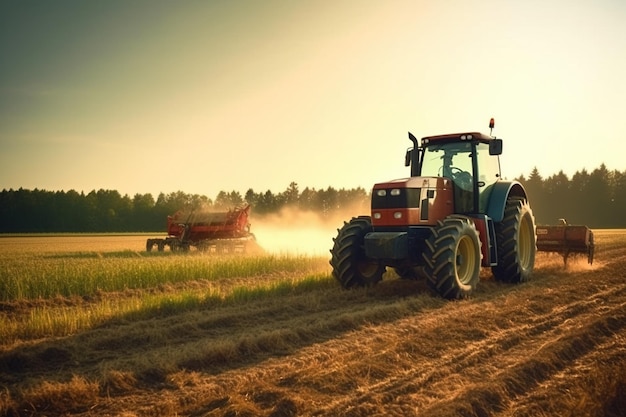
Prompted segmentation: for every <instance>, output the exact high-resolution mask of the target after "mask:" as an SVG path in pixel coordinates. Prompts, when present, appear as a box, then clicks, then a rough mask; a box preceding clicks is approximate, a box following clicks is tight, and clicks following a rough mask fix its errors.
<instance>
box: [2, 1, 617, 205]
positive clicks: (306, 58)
mask: <svg viewBox="0 0 626 417" xmlns="http://www.w3.org/2000/svg"><path fill="white" fill-rule="evenodd" d="M624 22H626V2H625V1H623V0H589V1H577V0H552V1H551V0H541V1H539V0H525V1H503V0H493V1H492V0H477V1H466V0H442V1H420V0H412V1H393V0H390V1H378V0H371V1H367V0H364V1H341V0H328V1H322V0H320V1H290V0H284V1H282V0H276V1H274V0H265V1H260V0H259V1H243V0H242V1H237V0H227V1H215V0H212V1H210V0H202V1H200V0H197V1H186V0H185V1H160V0H106V1H96V0H93V1H89V0H76V1H67V0H55V1H50V0H41V1H17V0H12V1H8V0H0V146H1V148H0V149H1V151H0V189H3V188H5V189H9V188H13V189H17V188H19V187H23V188H29V189H34V188H39V189H46V190H53V191H56V190H66V191H67V190H70V189H74V190H77V191H85V192H89V191H91V190H93V189H96V190H97V189H100V188H105V189H114V190H118V191H120V192H121V193H122V194H129V195H131V196H132V195H134V194H135V193H142V194H143V193H152V194H153V195H154V196H155V197H156V195H157V194H158V193H159V192H165V193H169V192H173V191H179V190H180V191H184V192H187V193H198V194H204V195H207V196H209V197H210V198H214V197H215V195H216V194H217V193H218V192H219V191H220V190H224V191H231V190H236V191H240V192H241V193H242V194H243V193H245V191H246V190H248V189H249V188H252V189H254V190H255V191H256V192H262V191H266V190H268V189H269V190H272V191H273V192H281V191H283V190H285V189H286V188H287V187H288V185H289V183H290V182H292V181H295V182H297V183H298V184H299V186H300V189H304V187H312V188H316V189H320V188H326V187H328V186H333V187H335V188H343V187H345V188H354V187H358V186H362V187H364V188H366V189H370V188H371V187H372V185H373V184H374V183H376V182H381V181H385V180H390V179H393V178H400V177H404V176H407V175H408V172H409V171H408V168H405V167H404V153H405V150H406V149H407V147H409V146H410V142H409V141H408V139H407V131H411V132H413V133H414V134H415V135H416V136H418V137H422V136H428V135H434V134H439V133H453V132H458V131H476V130H478V131H483V132H485V133H489V129H488V127H487V125H488V121H489V118H490V117H495V119H496V129H495V130H494V134H495V135H497V136H498V137H501V138H503V139H504V141H505V142H504V155H503V156H502V167H503V173H504V176H505V177H508V178H509V179H512V178H514V177H516V176H519V175H520V174H524V175H528V174H529V173H530V171H531V170H532V169H533V167H535V166H536V167H538V168H539V171H540V173H541V174H542V175H543V176H549V175H552V174H554V173H556V172H558V171H559V170H563V171H564V172H565V173H566V174H567V175H568V176H569V177H570V178H571V176H572V174H574V173H575V172H576V171H579V170H582V169H583V168H585V169H587V170H589V171H590V170H593V169H595V168H597V167H599V166H600V164H602V163H605V164H606V166H607V168H608V169H610V170H613V169H617V170H620V171H623V170H626V162H624V157H625V155H626V152H625V151H626V145H625V144H624V143H625V141H626V137H625V136H624V133H625V132H626V80H625V77H626V24H624Z"/></svg>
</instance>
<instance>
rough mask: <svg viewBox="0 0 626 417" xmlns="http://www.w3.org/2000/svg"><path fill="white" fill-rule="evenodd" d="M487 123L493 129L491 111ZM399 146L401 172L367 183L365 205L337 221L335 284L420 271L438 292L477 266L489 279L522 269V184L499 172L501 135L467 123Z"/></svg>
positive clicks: (525, 263)
mask: <svg viewBox="0 0 626 417" xmlns="http://www.w3.org/2000/svg"><path fill="white" fill-rule="evenodd" d="M489 127H490V128H491V129H493V119H491V121H490V124H489ZM409 139H410V140H411V142H413V147H412V148H410V149H409V150H408V151H407V153H406V160H405V165H406V166H410V170H411V171H410V177H408V178H402V179H397V180H392V181H387V182H382V183H379V184H376V185H374V187H373V190H372V197H371V213H370V215H367V216H359V217H353V218H352V219H351V220H350V221H349V222H344V225H343V227H342V228H341V229H338V230H337V233H338V234H337V237H336V238H334V239H333V241H334V244H333V248H332V249H331V251H330V252H331V259H330V264H331V266H332V273H333V276H334V277H335V278H336V279H337V280H338V281H339V283H340V284H341V285H342V286H343V287H344V288H349V287H355V286H369V285H373V284H375V283H377V282H378V281H380V280H382V277H383V274H384V273H385V271H386V269H387V267H390V268H393V269H394V270H395V272H396V273H397V274H398V275H399V276H400V277H401V278H407V279H418V278H425V279H426V281H427V283H428V285H429V287H430V288H431V289H432V290H433V291H434V292H436V293H438V294H439V295H441V296H442V297H444V298H447V299H458V298H464V297H467V296H468V295H469V294H471V293H472V291H473V290H474V289H475V288H476V286H477V284H478V282H479V273H480V268H481V266H482V267H490V268H491V271H492V273H493V275H494V277H495V279H496V280H498V281H502V282H508V283H519V282H524V281H526V280H528V279H529V278H530V275H531V273H532V270H533V268H534V263H535V254H536V234H535V218H534V216H533V213H532V210H531V207H530V204H529V201H528V197H527V194H526V191H525V189H524V187H523V186H522V184H520V183H519V182H517V181H505V180H503V179H502V177H501V173H500V161H499V155H500V154H501V153H502V144H503V142H502V139H497V138H495V137H492V136H491V135H485V134H482V133H477V132H467V133H456V134H444V135H438V136H429V137H424V138H422V139H421V143H419V144H418V140H417V139H416V138H415V136H413V135H412V134H411V133H410V132H409Z"/></svg>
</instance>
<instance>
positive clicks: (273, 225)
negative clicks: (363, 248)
mask: <svg viewBox="0 0 626 417" xmlns="http://www.w3.org/2000/svg"><path fill="white" fill-rule="evenodd" d="M361 211H362V210H361ZM365 214H367V213H364V212H359V211H356V210H355V211H352V210H348V209H346V210H344V211H343V212H342V213H336V214H333V215H332V216H329V217H322V216H321V215H320V214H318V213H315V212H312V211H302V210H299V209H296V208H284V209H283V210H281V211H280V212H279V213H278V214H272V215H266V216H255V215H254V214H252V215H251V217H250V223H251V230H250V231H251V232H252V233H253V234H254V235H255V237H256V241H257V243H258V245H259V246H260V247H261V248H262V249H264V250H265V251H267V252H270V253H276V254H292V255H310V256H326V255H328V256H330V255H329V250H330V249H331V248H332V246H333V238H334V237H336V236H337V229H338V228H340V227H341V226H343V222H344V221H349V220H350V219H351V218H352V217H356V216H359V215H365Z"/></svg>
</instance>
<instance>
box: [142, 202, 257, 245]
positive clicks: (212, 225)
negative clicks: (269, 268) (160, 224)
mask: <svg viewBox="0 0 626 417" xmlns="http://www.w3.org/2000/svg"><path fill="white" fill-rule="evenodd" d="M249 215H250V205H245V206H242V207H235V208H233V209H230V210H228V211H222V212H211V211H190V212H185V211H178V212H176V213H175V214H174V215H172V216H167V237H165V238H158V239H148V240H147V241H146V250H147V251H148V252H150V251H151V250H152V248H153V247H154V246H156V247H157V249H158V250H159V251H163V250H164V249H165V247H166V246H169V248H170V250H171V251H172V252H177V251H188V250H189V248H190V247H191V246H194V247H196V248H197V249H198V250H201V251H211V252H245V251H246V249H247V247H248V245H249V244H250V243H251V242H252V243H254V242H255V237H254V235H253V234H252V233H251V232H250V223H249V222H248V217H249Z"/></svg>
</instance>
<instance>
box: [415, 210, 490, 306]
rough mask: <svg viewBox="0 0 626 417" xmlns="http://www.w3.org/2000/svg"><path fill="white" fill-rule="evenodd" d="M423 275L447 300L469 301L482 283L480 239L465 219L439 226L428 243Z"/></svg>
mask: <svg viewBox="0 0 626 417" xmlns="http://www.w3.org/2000/svg"><path fill="white" fill-rule="evenodd" d="M423 257H424V260H425V266H424V271H425V273H426V275H427V276H428V279H427V281H426V282H427V283H428V285H429V287H430V288H431V289H432V290H434V291H435V292H437V293H438V294H439V295H441V296H442V297H444V298H447V299H459V298H466V297H467V296H469V295H470V294H471V293H472V291H474V289H475V288H476V286H477V285H478V280H479V279H480V264H481V260H480V257H481V252H480V239H479V237H478V231H477V230H476V226H474V223H473V222H472V221H471V220H469V219H468V218H465V217H449V218H446V219H444V220H443V221H440V222H439V225H438V226H437V227H435V228H434V229H433V231H432V234H431V236H430V237H429V238H428V240H427V241H426V248H425V250H424V254H423Z"/></svg>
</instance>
